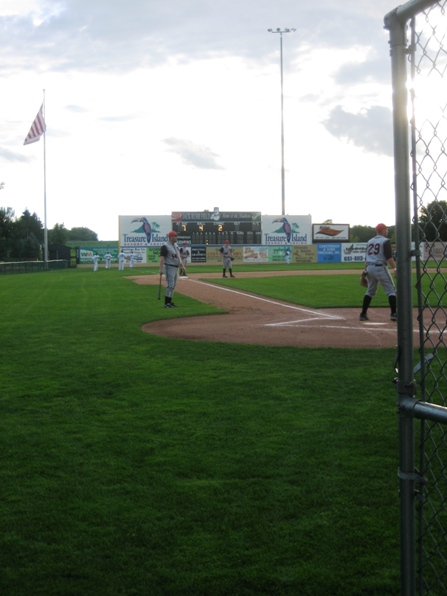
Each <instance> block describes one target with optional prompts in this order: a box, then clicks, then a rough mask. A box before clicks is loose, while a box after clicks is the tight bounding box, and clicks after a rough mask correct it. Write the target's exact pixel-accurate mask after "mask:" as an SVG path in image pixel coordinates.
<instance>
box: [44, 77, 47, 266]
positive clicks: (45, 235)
mask: <svg viewBox="0 0 447 596" xmlns="http://www.w3.org/2000/svg"><path fill="white" fill-rule="evenodd" d="M43 118H44V121H45V122H46V116H45V89H44V90H43ZM46 137H47V135H46V133H45V132H44V133H43V218H44V224H43V225H44V239H43V241H44V254H43V261H44V269H48V228H47V161H46V160H47V151H46Z"/></svg>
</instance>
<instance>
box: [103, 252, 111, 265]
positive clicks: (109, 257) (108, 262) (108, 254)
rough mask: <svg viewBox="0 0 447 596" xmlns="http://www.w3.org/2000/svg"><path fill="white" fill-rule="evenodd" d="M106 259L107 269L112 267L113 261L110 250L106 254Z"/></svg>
mask: <svg viewBox="0 0 447 596" xmlns="http://www.w3.org/2000/svg"><path fill="white" fill-rule="evenodd" d="M104 260H105V262H106V269H110V263H111V261H112V255H111V254H110V253H109V252H108V253H107V254H105V255H104Z"/></svg>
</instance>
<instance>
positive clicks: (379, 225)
mask: <svg viewBox="0 0 447 596" xmlns="http://www.w3.org/2000/svg"><path fill="white" fill-rule="evenodd" d="M387 227H388V226H386V225H385V224H383V223H380V224H377V225H376V232H377V233H379V232H381V231H382V230H386V228H387Z"/></svg>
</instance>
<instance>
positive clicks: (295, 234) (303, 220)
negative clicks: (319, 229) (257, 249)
mask: <svg viewBox="0 0 447 596" xmlns="http://www.w3.org/2000/svg"><path fill="white" fill-rule="evenodd" d="M311 230H312V220H311V216H310V215H287V216H284V215H263V216H262V242H261V244H264V245H267V246H269V245H281V244H312V240H311Z"/></svg>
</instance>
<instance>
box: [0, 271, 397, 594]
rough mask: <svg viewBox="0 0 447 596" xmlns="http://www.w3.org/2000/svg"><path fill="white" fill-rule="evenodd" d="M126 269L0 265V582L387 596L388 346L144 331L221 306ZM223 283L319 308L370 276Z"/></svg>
mask: <svg viewBox="0 0 447 596" xmlns="http://www.w3.org/2000/svg"><path fill="white" fill-rule="evenodd" d="M214 270H216V271H217V270H218V269H217V268H216V269H214ZM256 270H259V266H257V269H256ZM201 271H203V273H204V277H206V273H207V271H205V270H204V269H201ZM150 272H151V273H152V274H156V272H155V271H150ZM129 273H132V275H139V274H147V273H148V270H147V269H146V270H145V269H144V268H143V269H135V270H133V271H132V272H130V271H129V270H128V269H126V270H125V271H124V272H120V271H118V270H117V269H112V270H110V271H105V270H104V269H102V268H101V269H100V270H99V271H98V272H97V273H93V271H92V270H91V269H78V270H68V271H61V272H59V271H54V272H47V273H38V274H24V275H9V276H3V277H1V278H0V306H1V312H2V318H1V323H0V329H1V335H0V337H1V347H2V351H1V353H2V356H1V359H0V374H1V376H0V378H1V382H2V387H1V392H0V408H1V416H0V448H1V455H2V464H1V468H0V474H1V476H0V483H1V492H0V494H1V499H0V524H1V525H0V527H1V533H0V593H1V594H2V595H8V596H9V595H11V596H22V595H23V596H25V595H26V596H30V595H45V596H49V595H58V596H59V595H73V596H75V595H76V596H78V595H82V596H86V595H88V596H89V595H95V596H97V595H107V596H108V595H165V594H168V595H171V594H172V595H183V594H191V595H211V596H214V595H227V594H228V595H245V594H247V595H248V594H284V595H290V594H299V595H312V596H314V595H317V594H318V595H319V596H320V595H328V596H329V595H330V596H333V595H340V596H347V595H362V596H364V595H373V594H374V595H378V596H379V595H380V596H383V595H388V594H396V595H397V594H398V593H399V544H398V542H399V540H398V538H399V512H398V480H397V467H398V437H397V425H398V419H397V414H396V401H397V397H396V393H395V388H394V385H393V384H392V379H393V377H394V375H395V373H394V371H393V367H392V361H393V356H394V350H378V349H373V350H367V349H365V350H359V349H356V350H348V349H340V350H337V349H325V348H322V349H302V348H291V347H284V348H280V347H279V348H278V347H261V346H249V345H243V346H242V345H232V344H219V343H197V342H188V341H182V340H171V339H165V338H160V337H153V336H150V335H148V334H145V333H142V332H141V330H140V328H141V326H142V325H143V324H144V323H147V322H149V321H152V320H155V319H159V318H164V317H174V316H184V315H205V314H208V313H215V312H216V310H215V309H213V308H212V307H210V306H207V305H203V304H200V303H198V302H196V301H194V300H192V299H189V298H187V297H185V296H180V295H179V296H178V299H177V300H176V302H177V303H178V304H179V305H180V308H178V309H172V310H171V309H169V310H168V309H163V308H162V307H161V305H162V301H160V302H159V301H158V300H157V289H158V288H157V286H156V285H154V286H141V285H137V284H134V283H132V282H131V281H129V280H128V279H126V277H127V276H128V275H129ZM227 282H228V283H230V280H227ZM233 282H235V283H236V284H238V287H239V286H240V287H244V288H246V289H250V288H251V289H252V291H255V292H261V293H262V292H265V293H266V295H269V294H270V295H274V296H275V297H276V298H281V297H282V298H284V299H287V300H288V301H298V302H299V301H301V300H303V299H305V300H306V302H305V303H306V304H309V305H310V306H313V307H318V306H334V307H336V306H359V305H360V303H361V300H362V296H363V293H364V290H363V289H362V288H361V287H360V286H359V284H358V278H357V276H353V275H345V276H344V275H339V276H332V277H329V276H328V277H326V276H323V277H322V276H306V277H301V278H294V277H289V278H286V277H279V278H278V277H276V278H274V283H272V280H268V279H264V280H259V279H252V280H249V279H244V280H242V279H238V278H236V279H235V280H231V283H233ZM263 282H264V284H263ZM320 284H324V286H321V285H320ZM345 284H346V285H345ZM323 287H324V289H322V288H323ZM346 288H350V289H348V291H346ZM272 293H273V294H272ZM322 294H327V295H325V296H324V304H323V296H322ZM380 300H382V297H379V296H377V299H375V303H374V305H375V306H380ZM300 303H302V302H300ZM384 304H386V299H385V300H384Z"/></svg>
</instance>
